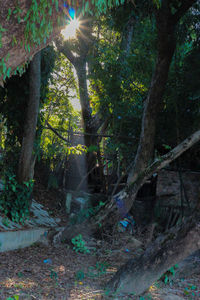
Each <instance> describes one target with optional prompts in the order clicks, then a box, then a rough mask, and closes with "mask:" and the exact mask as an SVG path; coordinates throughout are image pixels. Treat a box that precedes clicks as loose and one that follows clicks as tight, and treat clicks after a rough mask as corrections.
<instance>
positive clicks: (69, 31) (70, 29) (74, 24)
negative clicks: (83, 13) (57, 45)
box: [61, 18, 80, 40]
mask: <svg viewBox="0 0 200 300" xmlns="http://www.w3.org/2000/svg"><path fill="white" fill-rule="evenodd" d="M79 26H80V21H79V20H78V19H76V18H74V19H71V21H70V22H69V24H68V25H67V26H66V27H65V28H64V29H63V30H62V31H61V34H62V36H63V37H64V39H66V40H67V39H70V38H74V37H75V36H76V31H77V30H78V29H79Z"/></svg>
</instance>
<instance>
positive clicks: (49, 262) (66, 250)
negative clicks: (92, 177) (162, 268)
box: [0, 187, 200, 300]
mask: <svg viewBox="0 0 200 300" xmlns="http://www.w3.org/2000/svg"><path fill="white" fill-rule="evenodd" d="M34 198H35V199H36V200H37V201H38V202H40V203H42V204H43V205H44V206H45V208H48V209H49V212H52V215H53V216H55V217H59V218H60V219H61V223H63V222H64V219H65V218H66V216H64V210H63V208H62V200H61V199H62V194H59V193H49V192H47V191H45V189H43V188H41V187H37V192H35V195H34ZM131 237H132V236H131V235H130V234H129V233H124V232H122V233H118V232H117V233H116V234H115V235H113V236H112V237H109V238H108V237H107V239H104V240H95V239H93V240H92V246H91V243H89V244H90V246H91V249H90V253H88V254H82V253H76V252H75V251H74V250H73V246H72V245H67V244H62V245H60V246H59V247H58V248H55V247H53V246H44V245H41V244H40V245H38V244H35V245H33V246H32V247H29V248H25V249H20V250H16V251H9V252H6V253H0V300H8V299H9V300H11V299H15V300H21V299H22V300H28V299H31V300H32V299H36V300H78V299H82V300H89V299H90V300H92V299H95V300H98V299H116V300H118V299H124V300H127V299H129V300H131V299H139V300H150V299H152V300H181V299H194V300H196V299H200V268H199V272H198V268H197V272H196V271H195V273H194V272H191V268H193V267H194V266H195V262H194V263H193V265H192V267H190V266H189V268H186V269H184V270H186V271H184V270H183V272H182V273H180V276H178V277H177V276H175V277H173V276H172V275H171V274H168V275H167V276H168V277H169V280H168V282H167V283H166V284H165V283H164V282H163V281H162V280H160V281H158V282H156V283H155V284H154V285H153V286H152V287H150V289H149V291H147V292H146V293H145V294H144V295H142V296H140V297H135V296H130V295H126V296H123V297H122V296H116V295H110V296H108V295H107V292H106V291H105V290H104V287H105V284H106V282H107V281H108V280H109V279H110V278H111V277H112V276H113V275H114V273H115V272H116V270H117V269H118V268H119V267H120V266H121V265H122V264H124V263H125V262H126V261H127V259H129V258H134V257H137V256H139V255H140V254H141V253H142V251H143V249H142V248H143V245H136V244H135V243H133V240H132V239H131ZM139 239H140V241H141V242H142V238H139ZM90 242H91V241H90ZM92 247H93V248H92ZM199 260H200V257H199ZM199 266H200V264H199ZM163 278H165V277H163ZM175 278H176V279H175Z"/></svg>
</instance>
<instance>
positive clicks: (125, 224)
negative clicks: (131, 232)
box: [119, 220, 129, 228]
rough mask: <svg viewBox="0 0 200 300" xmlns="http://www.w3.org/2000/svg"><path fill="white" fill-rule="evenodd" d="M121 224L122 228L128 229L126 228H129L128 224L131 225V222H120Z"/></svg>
mask: <svg viewBox="0 0 200 300" xmlns="http://www.w3.org/2000/svg"><path fill="white" fill-rule="evenodd" d="M119 223H120V224H122V226H124V227H125V228H126V227H127V226H128V224H129V222H128V221H125V220H123V221H120V222H119Z"/></svg>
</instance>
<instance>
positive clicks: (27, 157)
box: [18, 52, 41, 183]
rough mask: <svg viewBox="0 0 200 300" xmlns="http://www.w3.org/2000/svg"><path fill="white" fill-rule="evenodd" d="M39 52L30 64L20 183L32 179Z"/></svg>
mask: <svg viewBox="0 0 200 300" xmlns="http://www.w3.org/2000/svg"><path fill="white" fill-rule="evenodd" d="M40 81H41V52H38V53H37V54H36V55H35V56H34V58H33V60H32V61H31V63H30V74H29V99H28V108H27V115H26V122H25V124H24V136H23V140H22V148H21V153H20V159H19V166H18V181H19V182H20V183H22V182H24V181H28V180H30V179H33V174H34V165H35V155H34V153H33V151H34V140H35V134H36V126H37V118H38V112H39V102H40Z"/></svg>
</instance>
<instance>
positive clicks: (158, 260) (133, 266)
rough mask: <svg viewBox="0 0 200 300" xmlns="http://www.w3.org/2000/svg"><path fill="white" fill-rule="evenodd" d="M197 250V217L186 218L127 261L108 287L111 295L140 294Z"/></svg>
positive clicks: (199, 245)
mask: <svg viewBox="0 0 200 300" xmlns="http://www.w3.org/2000/svg"><path fill="white" fill-rule="evenodd" d="M198 249H200V217H199V216H197V217H196V218H194V217H193V218H190V219H186V220H185V222H184V223H183V224H182V225H181V226H179V227H175V228H172V229H171V230H170V231H169V232H167V233H166V234H164V235H163V236H160V237H158V238H157V239H156V240H155V242H153V243H152V244H151V245H150V246H149V247H148V248H147V249H146V251H145V252H144V254H142V255H141V256H140V257H139V258H136V259H130V260H128V261H127V263H126V264H125V265H123V266H122V267H121V268H120V269H119V270H118V272H117V273H116V274H115V275H114V277H113V278H112V279H111V280H110V282H109V283H108V284H107V290H108V291H109V292H110V293H113V292H117V294H120V295H122V294H133V295H134V296H137V295H140V294H142V293H143V292H145V291H146V290H147V289H148V288H149V286H151V285H152V284H153V283H154V282H155V281H156V280H157V279H159V278H160V277H161V276H162V275H163V273H165V272H166V271H167V270H168V269H169V268H170V267H172V266H173V265H174V264H176V263H178V262H180V261H181V260H183V259H184V258H186V257H187V256H189V255H190V254H192V253H193V252H195V251H196V250H198Z"/></svg>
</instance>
